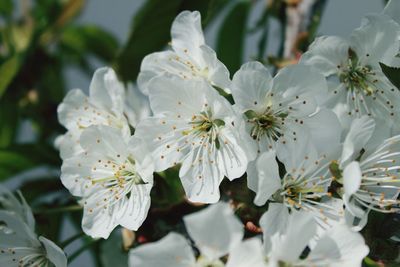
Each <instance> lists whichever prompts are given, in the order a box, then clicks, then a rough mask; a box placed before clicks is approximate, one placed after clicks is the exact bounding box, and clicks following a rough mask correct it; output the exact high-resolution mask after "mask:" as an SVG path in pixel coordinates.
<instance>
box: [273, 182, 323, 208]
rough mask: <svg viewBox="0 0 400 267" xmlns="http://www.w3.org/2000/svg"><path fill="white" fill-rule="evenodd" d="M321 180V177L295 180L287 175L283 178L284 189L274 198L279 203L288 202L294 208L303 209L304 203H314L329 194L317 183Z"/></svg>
mask: <svg viewBox="0 0 400 267" xmlns="http://www.w3.org/2000/svg"><path fill="white" fill-rule="evenodd" d="M319 179H320V177H317V178H313V179H308V178H306V177H302V178H299V179H295V178H294V177H293V176H292V175H290V174H286V175H285V177H284V178H283V189H281V190H278V191H277V192H276V193H275V194H274V195H273V196H272V198H273V199H274V200H275V201H277V202H280V203H284V202H286V203H287V204H289V205H290V206H292V207H296V208H301V207H302V202H307V201H308V200H310V201H314V200H317V199H320V198H321V197H322V196H323V195H327V194H329V193H326V192H325V191H326V190H325V188H324V186H323V185H322V184H319V183H318V182H317V180H319Z"/></svg>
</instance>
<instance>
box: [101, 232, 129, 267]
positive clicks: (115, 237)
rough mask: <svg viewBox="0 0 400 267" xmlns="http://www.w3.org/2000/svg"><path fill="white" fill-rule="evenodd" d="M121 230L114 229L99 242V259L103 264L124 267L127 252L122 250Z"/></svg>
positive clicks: (126, 260)
mask: <svg viewBox="0 0 400 267" xmlns="http://www.w3.org/2000/svg"><path fill="white" fill-rule="evenodd" d="M121 230H122V229H121V228H119V229H116V230H114V231H113V232H112V233H111V235H110V237H109V238H108V239H107V240H104V241H103V242H102V243H101V244H100V259H101V262H102V263H103V265H104V266H113V267H125V266H126V265H127V263H128V253H127V252H126V251H124V250H123V244H122V234H121Z"/></svg>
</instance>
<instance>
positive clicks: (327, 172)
mask: <svg viewBox="0 0 400 267" xmlns="http://www.w3.org/2000/svg"><path fill="white" fill-rule="evenodd" d="M398 8H399V7H398V1H394V0H392V1H390V2H389V4H388V5H387V7H386V8H385V10H384V12H383V13H381V14H373V15H368V16H366V17H365V19H364V20H363V21H362V24H361V26H360V27H359V28H357V29H355V30H354V31H353V32H352V34H351V36H350V38H349V39H348V40H346V39H343V38H339V37H334V36H323V37H319V38H317V39H316V40H315V41H314V42H313V43H312V44H311V46H310V47H309V50H308V51H307V52H306V53H304V54H303V55H302V57H301V58H300V60H299V62H298V63H297V64H295V65H291V66H287V67H284V68H282V69H279V70H278V71H277V73H276V74H274V71H273V70H271V69H269V68H267V67H266V66H264V65H263V64H262V63H260V62H248V63H245V64H244V65H243V66H242V67H241V68H240V69H239V70H238V71H237V72H236V73H234V74H233V75H232V79H230V74H229V72H228V70H227V68H226V67H225V66H224V64H223V63H222V62H221V61H220V60H218V58H217V55H216V53H215V52H214V51H213V50H212V49H211V48H210V47H209V46H207V45H206V44H205V40H204V36H203V31H202V28H201V17H200V13H199V12H196V11H195V12H189V11H184V12H182V13H180V14H179V15H178V16H177V17H176V19H175V20H174V22H173V25H172V29H171V36H172V42H171V47H172V50H168V51H163V52H157V53H153V54H150V55H148V56H147V57H146V58H145V59H144V60H143V62H142V65H141V72H140V74H139V77H138V88H136V87H135V86H133V85H129V87H128V88H125V86H124V85H123V84H122V83H121V82H120V81H119V80H118V78H117V75H116V73H115V72H114V71H113V70H112V69H110V68H101V69H99V70H97V71H96V72H95V74H94V77H93V80H92V82H91V84H90V88H89V96H86V95H85V94H84V93H83V92H82V91H80V90H72V91H70V92H69V93H68V94H67V96H66V97H65V99H64V101H63V102H62V103H61V104H60V105H59V107H58V116H59V121H60V123H61V124H62V125H63V126H65V128H66V129H67V133H65V134H64V135H63V136H60V137H59V138H58V139H57V140H56V145H57V146H58V148H59V149H60V154H61V158H62V159H63V163H62V167H61V181H62V183H63V185H64V186H65V187H66V188H67V189H68V190H69V191H70V192H71V194H72V195H74V196H75V197H77V198H78V199H79V203H80V204H81V205H82V206H83V219H82V229H83V231H84V232H85V233H86V234H88V235H90V236H92V237H93V238H108V237H109V235H110V233H111V232H112V231H113V229H114V228H115V227H117V226H119V225H121V226H123V227H124V228H127V229H129V230H133V231H136V230H138V228H139V227H140V226H141V225H142V223H143V222H144V221H145V219H146V217H147V213H148V211H149V209H150V206H151V203H150V202H151V197H150V192H151V190H152V187H153V186H155V183H154V178H153V174H154V173H157V175H158V174H160V173H162V172H164V171H166V170H168V169H170V168H174V169H175V170H177V173H178V176H179V178H180V181H181V184H182V187H183V189H184V192H185V194H186V199H187V202H188V203H191V204H193V205H194V203H203V204H213V205H210V206H208V207H207V208H205V209H202V210H201V211H199V212H197V213H193V214H189V215H186V216H184V218H183V221H184V225H185V228H186V230H187V233H188V236H190V238H191V240H192V241H193V246H194V247H196V248H197V249H193V246H192V245H191V243H190V242H189V239H188V236H184V235H182V234H179V233H170V234H168V235H167V236H165V237H164V238H162V239H161V240H159V241H157V242H154V243H150V244H145V245H141V246H138V247H137V248H134V249H132V250H131V251H130V257H129V265H130V266H135V267H141V266H143V267H144V266H146V267H148V266H150V267H151V266H154V267H156V266H167V267H168V266H171V267H172V266H182V267H183V266H191V267H205V266H214V267H221V266H227V267H247V266H248V267H250V266H257V267H258V266H259V267H262V266H269V267H275V266H287V267H289V266H360V265H361V261H362V259H363V258H364V257H365V256H366V255H367V254H368V251H369V249H368V247H367V246H366V245H365V242H364V239H363V237H362V236H361V234H359V233H358V231H360V230H361V229H362V228H363V227H364V226H365V225H366V224H367V223H368V213H369V212H370V211H371V210H374V211H378V212H382V213H398V212H399V211H400V200H399V192H400V172H399V170H400V129H399V127H398V125H399V122H400V120H399V119H398V118H399V117H400V107H399V106H398V105H399V103H400V91H399V88H396V87H395V86H394V85H393V84H392V83H391V81H390V80H389V79H388V78H387V77H386V76H385V74H384V73H383V71H382V69H381V63H383V64H385V65H388V66H395V67H398V66H400V61H399V55H400V54H399V51H400V25H399V22H400V21H399V17H398V14H396V12H395V11H394V10H396V9H398ZM396 16H397V17H396ZM396 20H397V21H396ZM245 177H247V186H248V188H249V189H251V190H252V191H254V193H255V198H254V204H255V205H257V206H261V207H265V208H267V211H266V212H265V213H264V215H263V216H262V217H261V219H260V221H259V226H260V228H259V231H258V232H257V233H261V232H262V238H261V235H256V236H255V237H252V238H247V239H244V236H245V233H244V227H243V224H242V222H241V221H240V220H239V219H238V218H237V217H236V216H235V214H234V210H232V208H231V206H230V205H229V204H227V203H226V202H223V201H220V198H221V193H220V190H219V189H220V184H221V182H222V181H223V179H224V178H227V179H228V180H230V181H232V180H234V179H239V178H240V179H245ZM166 179H168V177H166ZM11 201H15V200H14V199H13V198H11ZM214 203H215V204H214ZM19 205H20V204H19ZM20 210H21V211H22V210H23V211H24V213H22V212H21V214H19V217H21V220H22V221H21V222H18V225H19V224H21V229H13V228H9V227H7V226H8V224H7V222H8V220H11V217H10V216H9V215H8V214H9V213H7V212H4V211H1V213H0V227H2V226H3V225H2V224H1V223H2V222H3V221H4V222H6V228H4V227H2V228H0V230H2V231H3V232H4V234H8V232H9V231H12V232H13V233H14V232H16V233H17V235H18V234H19V233H18V232H21V231H25V232H26V233H27V234H26V236H29V240H26V238H27V237H24V238H22V237H21V240H19V239H16V240H15V242H22V243H23V245H19V244H16V245H15V246H18V247H21V246H24V247H27V248H26V249H25V248H24V249H23V253H24V254H23V255H22V254H21V256H18V257H13V256H12V255H11V254H15V253H14V252H16V251H17V250H16V249H13V248H3V247H2V251H1V252H2V253H6V254H7V253H8V254H10V255H9V256H10V257H9V258H4V259H6V260H11V259H12V260H14V259H18V260H19V259H20V260H21V261H22V266H24V265H23V264H24V261H27V260H28V261H40V262H42V261H46V260H47V259H48V260H49V261H51V262H53V263H54V264H55V265H56V266H62V264H61V263H60V264H59V265H57V263H55V261H54V260H53V259H52V258H51V257H50V256H47V258H46V255H49V254H46V252H48V250H49V247H52V249H55V250H57V248H54V246H52V243H51V242H50V241H48V240H47V239H44V238H39V240H38V239H37V238H36V237H35V236H34V234H33V229H32V225H31V226H30V227H28V226H29V225H30V223H31V222H32V218H31V217H32V215H31V214H26V213H25V211H26V210H27V207H26V205H25V203H24V202H23V204H22V206H21V208H20ZM28 215H29V216H28ZM24 216H25V217H24ZM26 216H28V217H26ZM24 220H25V221H24ZM26 220H28V221H26ZM25 232H24V233H25ZM28 233H29V234H28ZM0 234H1V235H4V234H3V233H0ZM3 240H5V239H3V237H2V238H1V241H0V245H1V246H2V242H3ZM10 242H11V241H10ZM13 242H14V241H13ZM25 243H27V244H25ZM28 243H29V244H28ZM8 247H10V245H8ZM28 248H29V249H28ZM28 250H29V251H31V250H32V253H33V254H32V253H30V252H29V253H30V254H28V252H26V251H28ZM33 250H34V251H33ZM21 251H22V250H21ZM25 252H26V253H25ZM17 253H18V251H17ZM21 253H22V252H21ZM8 254H7V255H8ZM59 260H60V259H59ZM0 263H3V258H0Z"/></svg>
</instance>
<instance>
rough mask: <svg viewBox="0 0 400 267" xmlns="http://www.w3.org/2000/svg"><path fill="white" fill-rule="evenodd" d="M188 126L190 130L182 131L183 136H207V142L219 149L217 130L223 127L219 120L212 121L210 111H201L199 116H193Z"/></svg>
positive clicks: (223, 123)
mask: <svg viewBox="0 0 400 267" xmlns="http://www.w3.org/2000/svg"><path fill="white" fill-rule="evenodd" d="M189 124H190V125H191V126H192V127H191V129H188V130H184V131H182V134H183V135H190V134H191V135H194V136H204V135H205V136H207V137H208V138H207V139H208V142H209V143H212V142H215V143H216V146H217V148H219V147H220V144H219V140H218V128H219V127H222V126H224V125H225V122H224V121H223V120H221V119H212V113H211V110H209V109H208V110H207V111H202V112H200V114H199V115H193V117H192V119H191V121H190V122H189Z"/></svg>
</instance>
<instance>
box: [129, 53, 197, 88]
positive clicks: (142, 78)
mask: <svg viewBox="0 0 400 267" xmlns="http://www.w3.org/2000/svg"><path fill="white" fill-rule="evenodd" d="M185 60H188V59H187V58H181V57H180V56H178V54H177V53H175V52H173V51H163V52H156V53H152V54H150V55H147V56H145V57H144V59H143V61H142V64H141V66H140V73H139V76H138V79H137V83H138V86H139V89H140V91H141V92H142V93H143V94H144V95H148V94H149V89H148V85H149V83H150V81H151V80H152V79H153V78H155V77H158V76H161V75H163V74H166V73H168V74H169V75H175V76H179V77H180V78H181V79H182V78H184V76H185V77H192V70H191V68H190V67H189V66H188V65H187V64H184V63H183V62H185ZM191 64H193V63H191Z"/></svg>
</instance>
